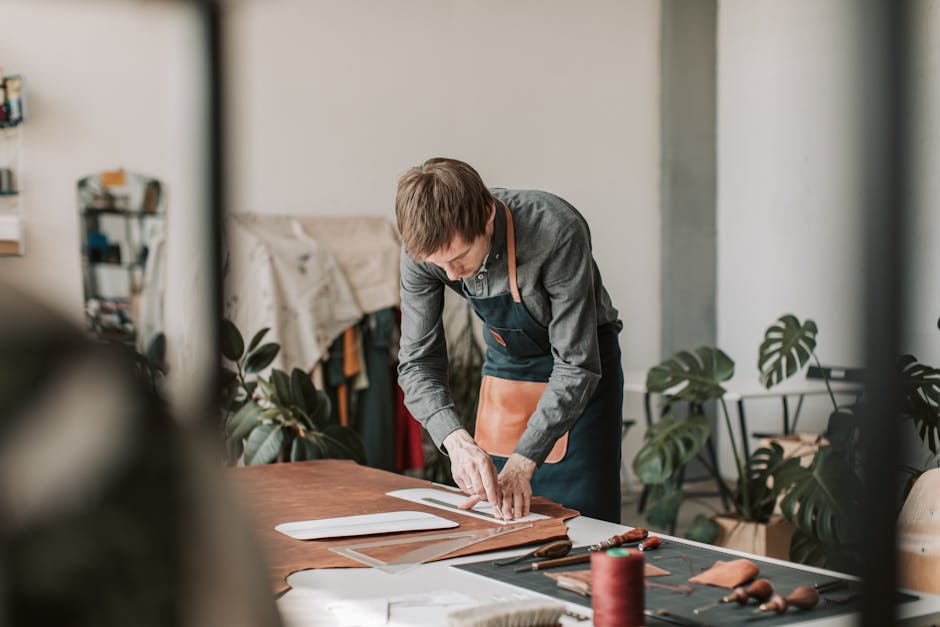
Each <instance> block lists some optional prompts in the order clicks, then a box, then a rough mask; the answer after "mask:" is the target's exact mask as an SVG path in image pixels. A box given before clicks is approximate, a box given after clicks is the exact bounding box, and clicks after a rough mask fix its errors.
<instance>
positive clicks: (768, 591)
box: [747, 579, 774, 602]
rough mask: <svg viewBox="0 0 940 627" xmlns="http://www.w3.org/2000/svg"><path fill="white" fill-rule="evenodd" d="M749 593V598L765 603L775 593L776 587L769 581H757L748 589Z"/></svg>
mask: <svg viewBox="0 0 940 627" xmlns="http://www.w3.org/2000/svg"><path fill="white" fill-rule="evenodd" d="M747 593H748V595H749V596H751V597H753V598H755V599H757V600H758V601H761V602H763V601H766V600H767V599H769V598H770V597H771V595H772V594H773V593H774V585H773V584H772V583H770V580H769V579H757V580H755V581H754V583H752V584H751V585H749V586H748V587H747Z"/></svg>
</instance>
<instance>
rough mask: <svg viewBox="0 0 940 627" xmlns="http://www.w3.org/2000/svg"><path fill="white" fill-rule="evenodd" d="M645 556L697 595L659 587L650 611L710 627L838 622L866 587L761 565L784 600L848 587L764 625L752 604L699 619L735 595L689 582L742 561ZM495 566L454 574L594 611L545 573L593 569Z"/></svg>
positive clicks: (668, 579) (672, 549) (667, 549)
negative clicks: (828, 586) (813, 588)
mask: <svg viewBox="0 0 940 627" xmlns="http://www.w3.org/2000/svg"><path fill="white" fill-rule="evenodd" d="M584 552H585V550H584V549H575V550H574V551H572V554H576V553H584ZM643 555H644V557H645V558H646V560H647V561H648V562H650V563H651V564H655V565H656V566H659V567H660V568H662V569H665V570H668V571H669V572H670V575H669V576H664V577H651V578H649V579H648V581H649V582H651V583H654V584H667V585H672V586H679V585H685V586H691V587H692V589H693V590H692V592H691V593H687V592H677V591H674V590H669V589H663V588H657V587H652V588H650V587H647V589H646V607H647V608H648V609H665V610H668V611H669V612H671V613H673V614H678V615H681V616H685V617H688V618H692V619H694V620H697V621H699V622H700V623H703V624H706V625H716V626H717V625H722V626H724V625H754V626H756V627H764V626H767V627H772V626H774V625H792V624H796V623H800V622H803V621H806V620H815V619H818V618H823V617H826V616H837V615H839V614H847V613H849V612H853V611H856V610H857V606H856V605H855V603H856V597H857V595H858V592H859V589H860V584H858V583H857V582H854V581H849V580H845V579H837V578H835V577H829V576H825V575H817V574H815V573H808V572H806V571H803V570H799V569H797V568H791V567H789V566H781V565H778V564H774V563H770V562H765V561H762V560H757V559H755V560H753V561H754V562H755V563H756V564H757V566H758V567H759V568H760V575H758V576H759V577H765V578H767V579H770V581H771V582H773V584H774V590H775V591H776V592H779V593H781V594H783V596H787V595H788V594H790V592H791V591H792V590H793V589H794V588H796V587H797V586H803V585H820V584H825V583H829V582H832V581H844V582H845V583H844V585H841V586H839V587H838V588H836V589H833V590H831V591H830V592H826V593H824V594H822V595H821V599H820V602H819V605H817V606H816V607H815V608H814V609H812V610H808V611H800V610H797V609H790V610H789V611H787V613H786V614H781V615H778V614H774V613H772V612H768V613H766V614H764V615H762V616H761V617H760V618H759V619H756V620H753V619H752V620H747V619H748V618H751V617H752V616H753V615H752V613H751V611H752V610H754V609H756V607H757V603H756V601H753V600H752V601H751V603H750V604H749V605H748V606H746V607H742V606H740V605H738V604H737V603H726V604H723V605H721V606H719V607H716V608H714V609H711V610H708V611H706V612H703V613H702V614H698V615H696V614H694V613H693V612H692V610H694V609H695V608H697V607H700V606H702V605H705V604H706V603H709V602H711V601H715V600H717V599H719V598H721V597H722V596H724V595H726V594H728V593H729V592H730V590H728V589H726V588H716V587H714V586H702V585H698V584H690V583H689V581H688V580H689V577H691V576H692V575H693V574H696V575H697V574H699V573H700V572H702V571H703V570H705V569H707V568H708V567H709V566H711V565H712V564H714V563H715V562H716V561H717V560H726V561H727V560H732V559H737V558H736V556H733V555H728V554H727V553H722V552H719V551H715V550H712V549H707V548H703V547H698V546H691V545H687V544H680V543H678V542H671V541H667V540H663V543H662V546H661V547H660V548H659V549H656V550H655V551H648V552H646V553H644V554H643ZM494 561H495V560H491V561H487V562H475V563H473V564H461V565H459V566H453V568H459V569H461V570H465V571H468V572H471V573H475V574H477V575H483V576H484V577H489V578H491V579H495V580H497V581H502V582H504V583H508V584H512V585H514V586H519V587H520V588H525V589H527V590H531V591H533V592H538V593H541V594H545V595H548V596H552V597H555V598H557V599H560V600H562V601H569V602H571V603H578V604H580V605H584V606H587V607H590V606H591V599H590V597H583V596H580V595H578V594H575V593H574V592H569V591H568V590H563V589H561V588H559V587H558V586H557V585H556V584H555V580H554V579H552V578H551V577H546V576H545V572H552V573H561V572H566V571H574V570H587V569H589V568H590V563H589V562H587V563H583V564H574V565H571V566H562V567H559V568H552V569H550V570H548V571H529V572H522V573H517V572H515V569H516V567H518V566H520V565H521V564H526V563H530V562H529V561H528V560H527V561H524V562H521V563H520V564H513V565H510V566H495V565H494ZM902 596H903V598H900V599H899V601H906V600H914V599H916V597H913V596H910V595H902ZM648 622H649V623H650V624H651V625H653V624H656V625H658V624H661V623H660V622H659V621H657V620H655V619H653V618H649V619H648ZM663 624H664V623H663Z"/></svg>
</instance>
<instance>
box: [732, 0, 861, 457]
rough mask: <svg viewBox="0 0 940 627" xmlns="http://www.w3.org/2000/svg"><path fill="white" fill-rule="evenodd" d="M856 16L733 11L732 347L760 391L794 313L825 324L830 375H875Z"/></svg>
mask: <svg viewBox="0 0 940 627" xmlns="http://www.w3.org/2000/svg"><path fill="white" fill-rule="evenodd" d="M856 5H857V3H856V2H855V1H854V0H827V1H826V2H818V1H817V0H788V1H787V2H780V1H779V0H723V1H722V2H721V5H720V11H719V32H718V58H719V62H718V82H719V85H718V93H719V105H718V172H719V175H718V299H717V300H718V345H719V346H721V347H722V348H724V350H725V351H726V352H728V354H729V355H730V356H731V357H732V358H733V359H734V360H735V362H736V364H737V372H738V373H740V374H744V375H747V376H751V377H752V378H753V380H755V381H756V379H757V349H758V346H759V344H760V342H761V339H762V337H763V333H764V330H765V328H766V327H767V326H769V325H770V324H771V323H772V322H773V321H774V320H775V319H776V318H777V317H778V316H779V315H781V314H784V313H793V314H795V315H796V316H798V317H799V318H800V319H801V320H802V319H805V318H812V319H814V320H815V321H816V323H817V324H818V326H819V335H818V337H817V342H818V344H817V354H818V355H819V358H820V359H821V360H822V362H823V363H829V364H837V365H846V366H850V365H860V364H861V363H862V359H863V354H862V350H863V347H862V343H861V342H860V341H859V338H860V333H861V332H862V329H861V325H862V324H863V319H862V318H863V316H862V313H863V310H862V307H861V303H862V288H863V282H862V280H863V275H862V262H863V253H862V250H861V248H862V245H863V239H862V238H863V223H862V210H863V206H862V203H861V202H860V200H861V198H860V195H861V189H862V185H861V183H862V181H861V179H860V175H861V163H860V160H859V155H860V154H861V152H860V151H861V148H862V147H863V146H864V137H865V135H864V132H863V131H864V128H865V126H864V120H862V119H861V113H862V112H861V111H860V107H859V106H858V93H859V76H860V74H861V72H862V71H863V68H861V67H860V66H859V61H858V59H859V58H860V55H859V54H858V50H859V48H858V46H859V45H860V44H859V41H858V39H857V38H858V32H857V31H858V28H857V23H856V20H857V15H856V13H857V6H856ZM749 409H750V411H749V415H750V418H751V420H750V427H751V429H752V430H759V431H779V429H780V424H781V423H780V415H781V409H780V404H779V401H778V402H776V403H769V402H768V403H763V402H758V403H751V404H749ZM829 411H831V408H830V407H829V406H828V405H827V404H826V401H825V400H822V399H818V402H816V401H814V402H808V403H807V406H805V407H804V411H803V415H802V417H801V418H800V425H799V426H800V427H801V429H806V430H809V431H816V432H818V431H819V430H821V429H824V428H825V424H826V419H827V418H828V415H829ZM722 438H724V436H722ZM721 442H722V443H723V442H725V440H724V439H722V440H721ZM727 448H728V447H727V446H725V447H723V451H724V453H725V455H723V458H724V461H725V464H723V465H724V467H725V468H726V469H730V468H731V467H732V466H730V465H728V464H727V462H728V461H730V457H729V456H728V455H727Z"/></svg>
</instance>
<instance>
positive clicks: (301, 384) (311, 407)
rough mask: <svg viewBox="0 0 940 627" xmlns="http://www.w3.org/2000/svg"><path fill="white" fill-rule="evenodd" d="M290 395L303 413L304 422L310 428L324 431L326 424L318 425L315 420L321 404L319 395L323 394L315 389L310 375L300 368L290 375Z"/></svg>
mask: <svg viewBox="0 0 940 627" xmlns="http://www.w3.org/2000/svg"><path fill="white" fill-rule="evenodd" d="M290 393H291V400H292V403H293V404H294V405H295V406H296V407H297V408H298V409H299V410H300V411H301V412H302V414H303V417H304V421H305V422H307V423H308V424H307V426H308V428H310V429H322V428H323V427H325V426H326V424H325V423H322V424H318V423H317V422H316V421H315V420H314V418H315V414H316V412H317V408H318V406H319V404H320V402H321V401H320V399H319V395H320V394H322V392H318V391H317V389H316V388H315V387H313V381H311V380H310V375H308V374H307V373H306V372H304V371H303V370H301V369H300V368H294V369H293V371H291V373H290Z"/></svg>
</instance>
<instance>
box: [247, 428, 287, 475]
mask: <svg viewBox="0 0 940 627" xmlns="http://www.w3.org/2000/svg"><path fill="white" fill-rule="evenodd" d="M282 444H284V431H283V429H281V426H280V425H278V424H273V423H269V424H262V425H258V426H257V427H256V428H255V429H254V431H252V432H251V434H250V435H249V436H248V441H247V442H245V465H247V466H257V465H260V464H270V463H271V462H273V461H275V460H276V459H277V456H278V453H280V452H281V445H282Z"/></svg>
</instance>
